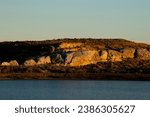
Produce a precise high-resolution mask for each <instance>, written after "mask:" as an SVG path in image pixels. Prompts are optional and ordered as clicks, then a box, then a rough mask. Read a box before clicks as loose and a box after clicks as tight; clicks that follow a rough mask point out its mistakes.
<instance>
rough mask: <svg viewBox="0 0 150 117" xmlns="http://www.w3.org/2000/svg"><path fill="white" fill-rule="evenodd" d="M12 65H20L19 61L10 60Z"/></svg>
mask: <svg viewBox="0 0 150 117" xmlns="http://www.w3.org/2000/svg"><path fill="white" fill-rule="evenodd" d="M9 64H10V66H19V64H18V62H17V61H16V60H11V61H10V62H9Z"/></svg>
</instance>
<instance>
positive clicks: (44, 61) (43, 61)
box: [37, 56, 51, 64]
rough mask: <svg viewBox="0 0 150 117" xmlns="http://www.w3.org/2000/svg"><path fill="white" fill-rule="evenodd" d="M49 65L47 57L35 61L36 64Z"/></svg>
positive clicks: (49, 60) (49, 61)
mask: <svg viewBox="0 0 150 117" xmlns="http://www.w3.org/2000/svg"><path fill="white" fill-rule="evenodd" d="M49 63H51V59H50V57H49V56H42V57H39V58H38V60H37V64H49Z"/></svg>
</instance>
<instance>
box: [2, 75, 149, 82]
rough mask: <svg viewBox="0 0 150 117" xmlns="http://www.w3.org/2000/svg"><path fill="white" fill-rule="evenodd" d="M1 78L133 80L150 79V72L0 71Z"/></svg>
mask: <svg viewBox="0 0 150 117" xmlns="http://www.w3.org/2000/svg"><path fill="white" fill-rule="evenodd" d="M0 80H131V81H150V74H140V73H136V74H132V73H86V74H85V73H84V74H82V73H53V74H52V73H6V74H2V73H0Z"/></svg>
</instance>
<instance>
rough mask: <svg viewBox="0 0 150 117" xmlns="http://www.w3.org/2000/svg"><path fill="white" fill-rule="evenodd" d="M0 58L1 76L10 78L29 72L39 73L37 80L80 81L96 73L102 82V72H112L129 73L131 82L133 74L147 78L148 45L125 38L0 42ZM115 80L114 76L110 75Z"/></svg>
mask: <svg viewBox="0 0 150 117" xmlns="http://www.w3.org/2000/svg"><path fill="white" fill-rule="evenodd" d="M0 59H1V64H0V73H1V77H2V76H5V75H6V76H7V75H8V74H10V73H11V76H12V73H13V74H17V73H19V74H20V73H21V74H26V73H30V75H31V76H32V75H33V74H34V73H35V74H36V75H37V73H41V74H44V76H43V75H41V74H40V75H41V77H42V76H43V77H48V76H50V77H52V75H53V77H56V78H57V77H61V78H64V77H65V78H67V76H66V74H67V75H68V74H70V75H71V74H72V75H73V74H74V76H70V78H71V77H75V78H78V75H80V78H81V76H82V78H83V79H84V77H85V78H87V77H88V78H90V74H93V73H94V74H95V75H96V74H97V76H95V78H97V79H102V78H104V76H105V77H106V75H102V74H104V73H107V74H110V73H111V77H113V73H118V74H120V75H122V74H123V75H124V74H126V75H127V74H128V75H129V73H130V75H131V76H132V77H133V75H134V78H135V79H136V78H137V76H135V74H140V75H139V76H140V77H139V76H138V77H139V78H141V79H142V78H143V77H146V80H147V79H148V80H149V78H150V76H149V74H150V67H149V66H150V45H147V44H143V43H135V42H132V41H128V40H125V39H57V40H47V41H22V42H1V43H0ZM56 73H57V74H58V75H56ZM61 73H62V74H61ZM89 73H90V74H89ZM4 74H5V75H4ZM21 74H20V76H21ZM45 74H47V75H46V76H45ZM98 74H99V75H98ZM61 75H62V76H61ZM64 75H65V76H64ZM101 75H102V76H101ZM99 76H101V77H100V78H99ZM131 76H130V77H131ZM7 77H10V75H8V76H7ZM15 77H16V75H15ZM26 77H29V76H26ZM37 77H39V76H37ZM43 77H42V78H43ZM91 77H92V76H91ZM68 78H69V76H68ZM82 78H81V79H82ZM109 78H110V76H109ZM115 78H117V76H114V79H115ZM106 79H107V78H106ZM124 79H125V78H124Z"/></svg>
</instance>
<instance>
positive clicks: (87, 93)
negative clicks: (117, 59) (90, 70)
mask: <svg viewBox="0 0 150 117" xmlns="http://www.w3.org/2000/svg"><path fill="white" fill-rule="evenodd" d="M0 99H4V100H27V99H28V100H35V99H36V100H42V99H43V100H72V99H73V100H83V99H84V100H101V99H104V100H107V99H111V100H116V99H121V100H122V99H123V100H124V99H125V100H126V99H134V100H137V99H150V81H111V80H110V81H101V80H2V81H0Z"/></svg>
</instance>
